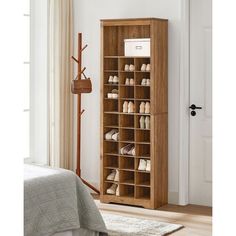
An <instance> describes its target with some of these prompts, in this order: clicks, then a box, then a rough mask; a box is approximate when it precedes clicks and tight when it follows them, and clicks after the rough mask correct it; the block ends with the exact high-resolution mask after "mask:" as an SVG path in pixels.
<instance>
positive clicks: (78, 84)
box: [71, 33, 100, 194]
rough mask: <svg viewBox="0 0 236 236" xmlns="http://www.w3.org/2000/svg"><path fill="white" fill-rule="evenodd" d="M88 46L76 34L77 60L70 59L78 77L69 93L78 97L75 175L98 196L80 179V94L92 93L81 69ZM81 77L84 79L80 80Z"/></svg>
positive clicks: (89, 83)
mask: <svg viewBox="0 0 236 236" xmlns="http://www.w3.org/2000/svg"><path fill="white" fill-rule="evenodd" d="M87 46H88V45H87V44H86V45H85V46H84V47H82V33H79V34H78V59H76V58H75V57H73V56H72V59H73V60H74V61H75V62H76V63H77V65H78V75H77V77H76V78H75V79H74V80H72V81H71V92H72V93H73V94H77V95H78V104H77V168H76V174H77V175H78V176H79V177H80V178H81V180H82V181H83V183H84V184H85V185H87V186H88V187H89V188H91V189H92V190H93V191H95V192H96V193H98V194H100V191H99V190H98V189H96V188H95V187H94V186H92V185H91V184H90V183H88V182H87V181H86V180H84V179H83V178H82V177H81V165H80V162H81V155H80V154H81V146H80V145H81V142H80V140H81V116H82V114H83V113H84V109H83V110H82V111H81V94H82V93H91V92H92V83H91V80H90V78H87V77H86V75H85V73H84V72H85V70H86V67H84V68H83V69H82V52H83V51H84V49H85V48H86V47H87ZM82 75H83V77H84V79H82Z"/></svg>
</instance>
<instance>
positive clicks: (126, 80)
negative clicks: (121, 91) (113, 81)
mask: <svg viewBox="0 0 236 236" xmlns="http://www.w3.org/2000/svg"><path fill="white" fill-rule="evenodd" d="M125 85H131V86H133V85H134V79H133V78H130V79H129V78H126V79H125Z"/></svg>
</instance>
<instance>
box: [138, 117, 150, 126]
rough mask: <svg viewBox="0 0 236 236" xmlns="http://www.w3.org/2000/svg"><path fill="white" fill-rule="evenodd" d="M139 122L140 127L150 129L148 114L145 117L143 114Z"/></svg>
mask: <svg viewBox="0 0 236 236" xmlns="http://www.w3.org/2000/svg"><path fill="white" fill-rule="evenodd" d="M139 123H140V129H150V117H149V116H146V117H145V118H144V116H141V117H140V119H139Z"/></svg>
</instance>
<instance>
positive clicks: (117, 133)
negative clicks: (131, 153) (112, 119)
mask: <svg viewBox="0 0 236 236" xmlns="http://www.w3.org/2000/svg"><path fill="white" fill-rule="evenodd" d="M111 139H113V140H114V141H118V140H119V132H116V133H114V134H113V135H112V137H111Z"/></svg>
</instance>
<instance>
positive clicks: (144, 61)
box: [135, 57, 150, 71]
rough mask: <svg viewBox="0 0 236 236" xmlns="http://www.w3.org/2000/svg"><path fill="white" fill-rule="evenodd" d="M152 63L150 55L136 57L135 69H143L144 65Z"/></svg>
mask: <svg viewBox="0 0 236 236" xmlns="http://www.w3.org/2000/svg"><path fill="white" fill-rule="evenodd" d="M143 64H145V65H147V64H150V57H141V58H135V69H136V71H141V67H142V65H143Z"/></svg>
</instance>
